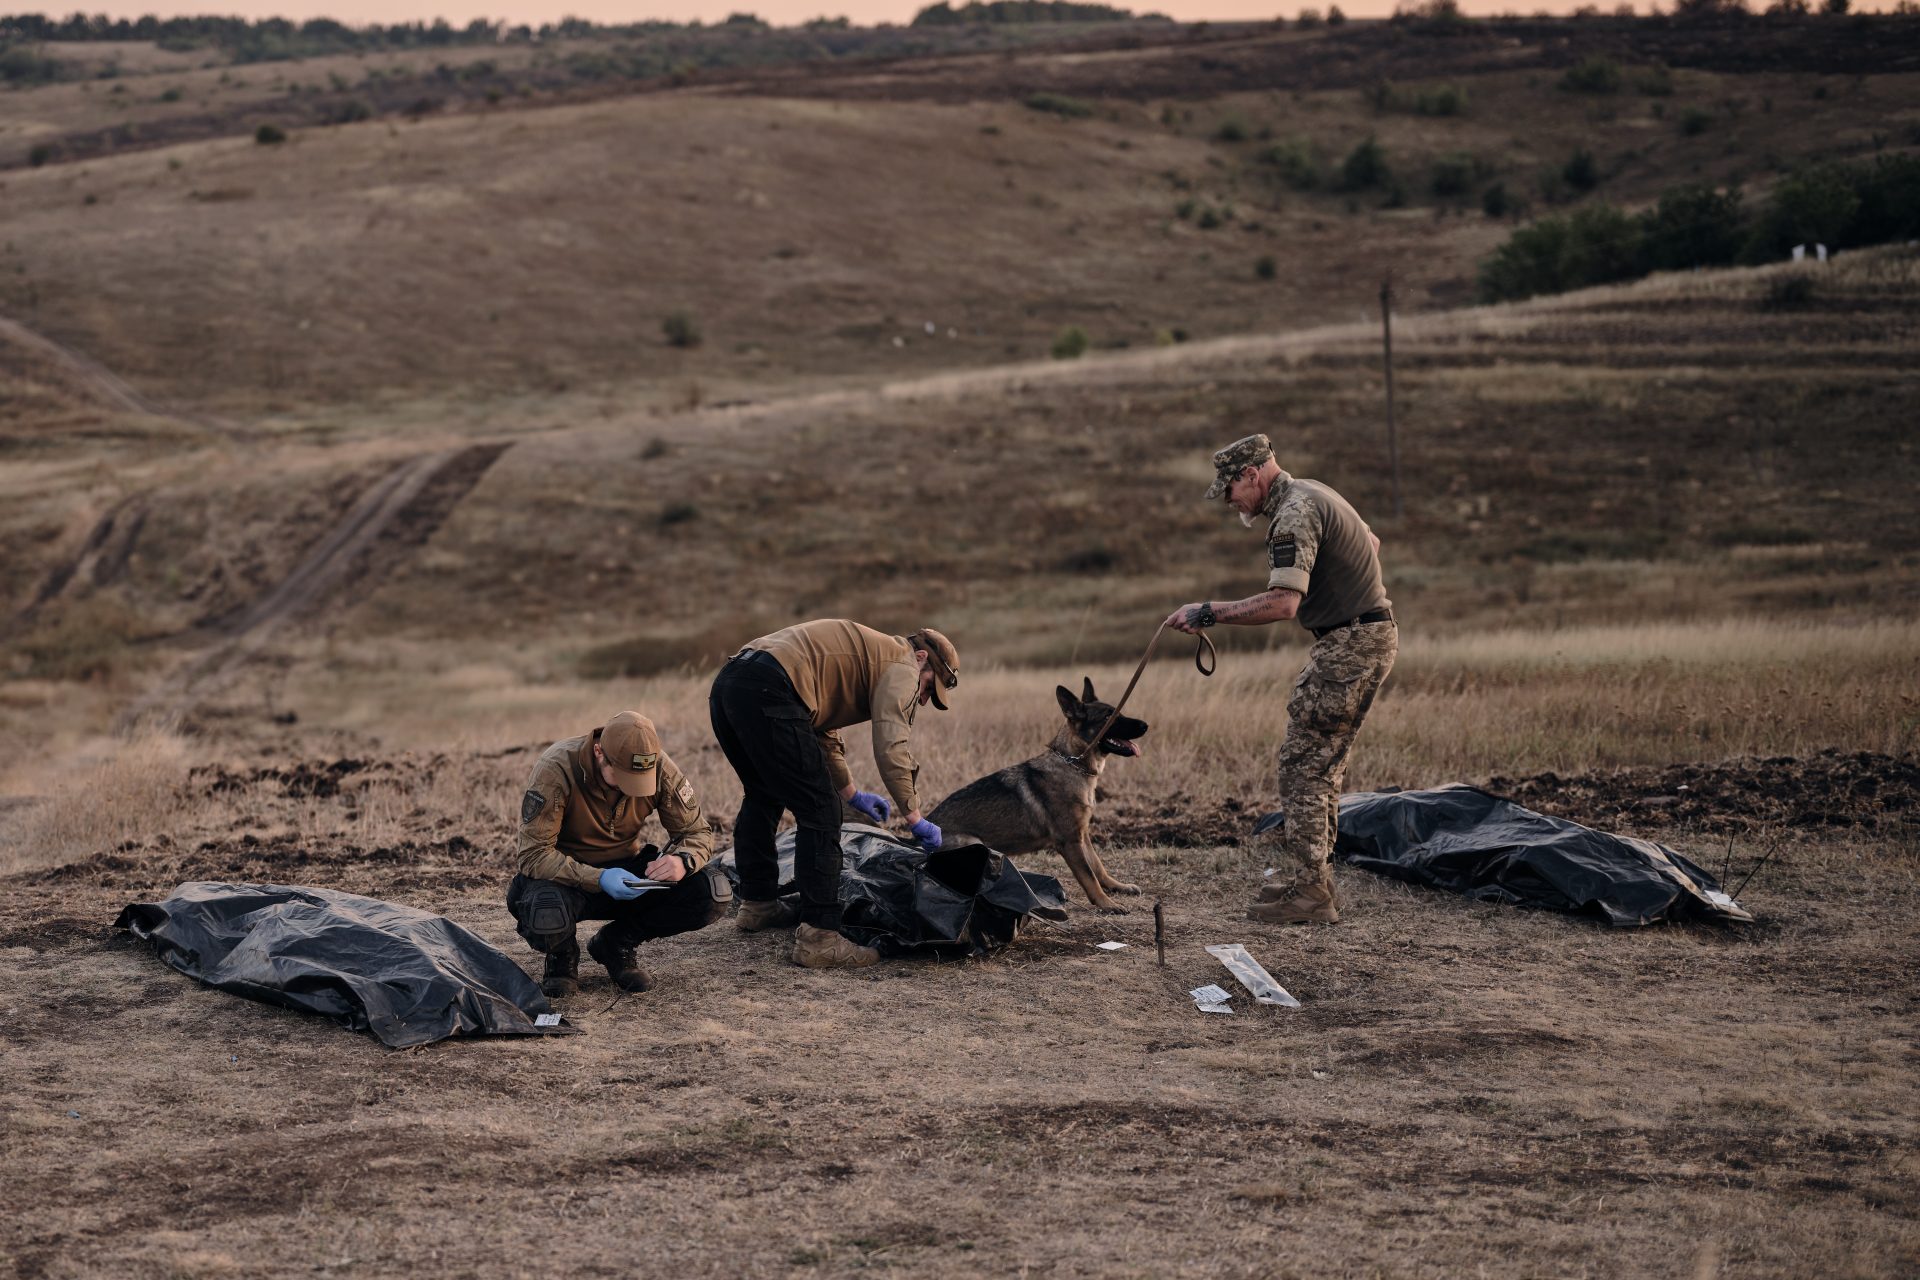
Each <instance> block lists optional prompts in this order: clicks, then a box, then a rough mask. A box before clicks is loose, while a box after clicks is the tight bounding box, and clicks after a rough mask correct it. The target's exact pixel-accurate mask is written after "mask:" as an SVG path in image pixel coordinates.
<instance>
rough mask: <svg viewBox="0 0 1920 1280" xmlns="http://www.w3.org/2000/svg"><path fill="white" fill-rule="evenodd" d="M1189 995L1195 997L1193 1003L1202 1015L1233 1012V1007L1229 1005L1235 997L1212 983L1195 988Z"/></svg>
mask: <svg viewBox="0 0 1920 1280" xmlns="http://www.w3.org/2000/svg"><path fill="white" fill-rule="evenodd" d="M1187 994H1188V995H1190V996H1192V997H1193V1003H1194V1004H1195V1005H1196V1006H1197V1007H1198V1008H1199V1010H1200V1012H1202V1013H1232V1012H1233V1007H1232V1006H1231V1005H1229V1004H1228V1003H1227V1001H1229V1000H1231V999H1233V997H1232V996H1231V995H1229V994H1228V993H1227V992H1226V991H1224V990H1222V989H1221V988H1219V987H1217V986H1215V985H1214V984H1213V983H1211V982H1209V983H1208V984H1207V985H1206V986H1204V987H1195V988H1194V989H1193V990H1191V991H1189V992H1187Z"/></svg>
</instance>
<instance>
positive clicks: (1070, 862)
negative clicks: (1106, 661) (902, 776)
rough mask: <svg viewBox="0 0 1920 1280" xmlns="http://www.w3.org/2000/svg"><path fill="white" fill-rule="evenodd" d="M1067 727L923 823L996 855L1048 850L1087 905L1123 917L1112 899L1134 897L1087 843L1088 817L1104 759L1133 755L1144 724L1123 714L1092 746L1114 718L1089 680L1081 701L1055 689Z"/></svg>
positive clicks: (1062, 687)
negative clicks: (1034, 752) (1064, 866)
mask: <svg viewBox="0 0 1920 1280" xmlns="http://www.w3.org/2000/svg"><path fill="white" fill-rule="evenodd" d="M1054 696H1055V697H1057V698H1058V699H1059V700H1060V713H1061V714H1062V715H1064V716H1065V717H1066V724H1064V725H1063V726H1061V729H1060V732H1058V733H1056V734H1054V735H1053V741H1052V742H1050V743H1048V744H1047V749H1046V750H1045V751H1043V752H1041V753H1040V754H1039V755H1037V756H1034V757H1033V758H1032V759H1030V760H1025V761H1022V762H1021V763H1019V764H1016V765H1011V766H1009V767H1007V768H1005V769H1002V770H1000V771H999V772H998V773H990V774H988V775H987V776H986V777H984V778H981V779H978V780H977V781H974V782H969V783H968V784H967V785H966V786H964V787H962V788H960V789H959V790H958V791H956V792H954V793H953V794H952V795H950V796H948V797H947V798H946V799H945V800H942V801H941V802H940V803H939V804H937V805H935V806H934V809H933V812H931V813H929V814H928V815H927V819H928V821H930V822H932V823H933V824H934V825H935V826H937V827H939V828H940V829H941V831H942V833H943V835H944V837H945V840H946V841H947V842H954V841H955V840H956V839H959V840H971V841H977V842H979V843H980V844H984V845H986V846H987V847H988V848H990V849H996V850H998V851H999V852H1001V853H1035V852H1038V851H1039V850H1041V849H1052V850H1054V851H1055V852H1056V853H1058V854H1059V855H1060V856H1061V857H1063V858H1065V859H1066V860H1067V866H1068V867H1069V868H1070V869H1071V870H1072V871H1073V878H1074V879H1075V880H1078V881H1079V882H1080V888H1081V890H1082V892H1084V893H1085V894H1086V895H1087V901H1088V902H1091V903H1092V904H1093V905H1094V906H1095V907H1098V908H1099V909H1100V910H1102V911H1125V910H1126V908H1125V907H1123V906H1120V905H1119V904H1118V903H1116V902H1114V900H1113V899H1112V898H1109V897H1108V896H1107V895H1108V894H1110V893H1139V892H1140V886H1139V885H1134V884H1122V883H1121V882H1120V881H1118V880H1115V879H1114V878H1113V877H1112V876H1111V875H1109V874H1108V873H1107V869H1106V867H1105V866H1104V865H1103V864H1102V863H1101V861H1100V855H1099V854H1097V853H1095V852H1094V851H1093V842H1092V841H1091V840H1089V839H1088V838H1087V824H1088V823H1089V822H1090V821H1092V819H1093V801H1094V791H1095V784H1096V783H1097V782H1098V781H1099V780H1100V770H1101V769H1102V768H1104V767H1105V766H1106V763H1107V757H1108V756H1137V755H1139V754H1140V749H1139V748H1138V747H1136V746H1135V745H1134V740H1135V739H1137V738H1141V737H1144V736H1146V732H1147V722H1146V721H1144V720H1135V719H1134V718H1133V717H1131V716H1121V717H1120V718H1118V719H1117V720H1115V721H1114V722H1113V725H1112V727H1110V728H1109V729H1108V730H1107V735H1106V737H1104V738H1102V739H1101V740H1100V741H1099V743H1098V744H1095V743H1094V742H1093V741H1092V737H1093V735H1094V734H1096V733H1098V732H1100V726H1101V725H1103V724H1105V723H1106V720H1107V717H1108V716H1110V715H1112V714H1113V706H1112V704H1111V703H1106V702H1102V701H1100V700H1099V699H1098V698H1097V697H1095V696H1094V692H1093V681H1091V680H1088V681H1087V682H1086V686H1085V691H1084V692H1083V693H1082V694H1081V696H1079V697H1077V698H1076V697H1074V696H1073V691H1072V690H1071V689H1069V688H1067V687H1066V686H1065V685H1059V686H1056V687H1055V689H1054Z"/></svg>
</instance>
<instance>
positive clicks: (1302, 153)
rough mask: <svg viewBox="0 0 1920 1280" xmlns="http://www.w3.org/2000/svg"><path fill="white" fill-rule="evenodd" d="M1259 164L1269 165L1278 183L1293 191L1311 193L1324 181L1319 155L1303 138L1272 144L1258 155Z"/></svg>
mask: <svg viewBox="0 0 1920 1280" xmlns="http://www.w3.org/2000/svg"><path fill="white" fill-rule="evenodd" d="M1260 162H1261V163H1262V164H1266V165H1271V166H1272V167H1273V169H1274V171H1275V172H1276V173H1277V174H1279V177H1280V181H1282V182H1284V183H1285V184H1286V185H1287V186H1289V187H1291V188H1293V189H1294V190H1295V191H1312V190H1313V189H1314V188H1315V187H1318V186H1319V185H1320V184H1321V182H1322V181H1323V180H1324V179H1323V177H1322V174H1321V171H1320V156H1319V153H1318V152H1316V151H1315V150H1314V148H1313V144H1312V143H1310V142H1308V141H1307V140H1306V139H1305V138H1289V139H1287V140H1286V141H1285V142H1276V143H1274V144H1273V145H1272V146H1270V147H1268V148H1267V149H1266V150H1264V151H1262V152H1261V153H1260Z"/></svg>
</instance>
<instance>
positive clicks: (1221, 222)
mask: <svg viewBox="0 0 1920 1280" xmlns="http://www.w3.org/2000/svg"><path fill="white" fill-rule="evenodd" d="M1232 217H1233V213H1232V211H1231V210H1228V209H1216V208H1214V207H1213V206H1212V205H1210V204H1208V205H1202V206H1201V207H1200V216H1199V217H1198V218H1196V219H1194V223H1193V225H1194V226H1196V227H1199V228H1200V229H1201V230H1202V231H1216V230H1218V229H1219V228H1221V227H1223V226H1225V225H1226V224H1227V222H1228V220H1230V219H1231V218H1232Z"/></svg>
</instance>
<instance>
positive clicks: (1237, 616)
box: [1166, 587, 1300, 635]
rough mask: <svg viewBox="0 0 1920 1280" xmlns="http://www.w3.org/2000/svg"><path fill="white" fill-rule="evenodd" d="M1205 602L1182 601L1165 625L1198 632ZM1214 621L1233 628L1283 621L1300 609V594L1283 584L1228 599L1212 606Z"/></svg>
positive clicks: (1195, 633) (1168, 617) (1192, 632)
mask: <svg viewBox="0 0 1920 1280" xmlns="http://www.w3.org/2000/svg"><path fill="white" fill-rule="evenodd" d="M1207 607H1208V606H1207V603H1206V602H1202V603H1196V604H1183V605H1181V606H1180V607H1179V608H1178V609H1175V610H1174V611H1173V612H1172V613H1170V614H1168V615H1167V622H1166V625H1167V626H1169V627H1172V628H1173V629H1174V630H1175V631H1184V632H1186V633H1187V634H1188V635H1197V634H1199V632H1200V631H1201V629H1202V628H1201V626H1200V619H1201V617H1202V611H1203V610H1204V609H1206V608H1207ZM1212 608H1213V620H1214V621H1215V622H1220V623H1226V624H1228V625H1230V626H1236V627H1262V626H1265V625H1266V624H1268V623H1270V622H1285V621H1286V620H1287V619H1289V618H1291V617H1293V616H1294V615H1295V614H1297V613H1299V612H1300V593H1299V592H1298V591H1292V590H1289V589H1288V588H1286V587H1272V588H1269V589H1268V590H1266V591H1262V592H1261V593H1260V594H1259V595H1257V596H1248V597H1247V598H1246V599H1244V600H1227V601H1223V602H1222V603H1220V604H1216V605H1213V606H1212Z"/></svg>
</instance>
